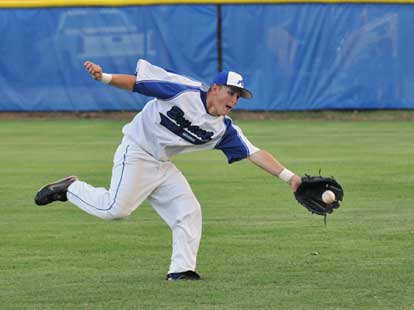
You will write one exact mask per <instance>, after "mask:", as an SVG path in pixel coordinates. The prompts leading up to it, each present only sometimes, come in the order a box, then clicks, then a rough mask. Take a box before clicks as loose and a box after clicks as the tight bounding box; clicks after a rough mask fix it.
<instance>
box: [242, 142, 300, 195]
mask: <svg viewBox="0 0 414 310" xmlns="http://www.w3.org/2000/svg"><path fill="white" fill-rule="evenodd" d="M249 160H250V161H251V162H252V163H254V164H255V165H256V166H258V167H260V168H262V169H263V170H265V171H267V172H268V173H270V174H271V175H274V176H277V177H279V178H281V179H282V180H284V181H286V182H288V183H289V185H290V187H291V188H292V190H293V191H296V190H297V188H298V187H299V185H300V183H301V182H302V179H301V177H299V176H297V175H296V174H294V173H292V172H290V171H289V170H287V169H286V168H285V167H284V166H283V165H282V164H281V163H280V162H279V161H278V160H277V159H276V158H275V157H274V156H273V155H272V154H270V153H269V152H267V151H265V150H260V151H258V152H256V153H253V154H252V155H250V156H249Z"/></svg>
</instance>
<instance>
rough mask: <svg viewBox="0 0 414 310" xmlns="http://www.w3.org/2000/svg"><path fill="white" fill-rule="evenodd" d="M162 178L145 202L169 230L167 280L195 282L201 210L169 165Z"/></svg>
mask: <svg viewBox="0 0 414 310" xmlns="http://www.w3.org/2000/svg"><path fill="white" fill-rule="evenodd" d="M163 169H164V170H165V175H166V178H165V180H164V182H163V183H162V184H161V185H160V186H159V187H158V188H157V189H156V190H155V191H154V192H153V193H152V194H151V196H150V197H149V201H150V203H151V205H152V206H153V207H154V209H155V210H156V211H157V213H158V214H159V215H160V216H161V218H162V219H163V220H164V221H165V222H166V223H167V224H168V226H169V227H170V228H171V230H172V237H173V241H172V248H173V249H172V250H173V251H172V256H171V264H170V268H169V271H168V274H169V278H171V277H176V276H177V277H184V278H186V279H192V280H195V279H198V278H199V276H198V275H197V274H196V273H195V272H194V271H195V268H196V259H197V252H198V248H199V245H200V239H201V226H202V217H201V208H200V204H199V202H198V200H197V198H196V197H195V195H194V193H193V192H192V190H191V187H190V185H189V184H188V182H187V180H186V179H185V177H184V176H183V175H182V173H181V172H180V171H179V170H178V169H177V168H176V167H175V166H174V165H173V164H172V163H165V164H164V166H163Z"/></svg>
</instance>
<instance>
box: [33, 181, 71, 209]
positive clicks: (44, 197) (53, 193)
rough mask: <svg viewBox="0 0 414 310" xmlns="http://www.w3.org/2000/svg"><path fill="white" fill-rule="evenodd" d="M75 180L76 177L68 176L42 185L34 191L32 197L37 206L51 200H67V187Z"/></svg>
mask: <svg viewBox="0 0 414 310" xmlns="http://www.w3.org/2000/svg"><path fill="white" fill-rule="evenodd" d="M77 180H78V178H77V177H75V176H70V177H66V178H63V179H62V180H58V181H56V182H53V183H50V184H47V185H45V186H43V187H42V188H41V189H40V190H39V191H38V192H37V193H36V196H35V198H34V201H35V203H36V204H37V205H38V206H44V205H47V204H49V203H51V202H53V201H67V200H68V197H67V196H66V193H67V191H68V187H69V186H70V185H71V184H72V183H73V182H75V181H77Z"/></svg>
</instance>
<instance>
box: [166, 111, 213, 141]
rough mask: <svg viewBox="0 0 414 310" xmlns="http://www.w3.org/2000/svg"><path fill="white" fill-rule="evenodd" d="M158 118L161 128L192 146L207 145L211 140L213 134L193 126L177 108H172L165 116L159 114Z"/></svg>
mask: <svg viewBox="0 0 414 310" xmlns="http://www.w3.org/2000/svg"><path fill="white" fill-rule="evenodd" d="M160 116H161V122H160V124H161V125H162V126H164V127H165V128H167V129H168V130H169V131H171V132H173V133H174V134H176V135H177V136H180V137H181V138H183V139H184V140H186V141H188V142H190V143H192V144H196V145H200V144H204V143H207V142H209V141H210V140H211V137H212V136H213V134H214V133H213V132H210V131H206V130H204V129H202V128H200V127H199V126H193V125H192V123H191V122H190V121H189V120H187V119H186V118H185V117H184V111H183V110H181V109H180V108H179V107H176V106H174V107H172V108H171V110H169V111H168V112H167V116H165V115H164V114H162V113H160Z"/></svg>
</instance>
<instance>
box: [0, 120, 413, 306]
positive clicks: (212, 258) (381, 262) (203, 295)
mask: <svg viewBox="0 0 414 310" xmlns="http://www.w3.org/2000/svg"><path fill="white" fill-rule="evenodd" d="M124 123H126V120H102V119H101V120H96V119H72V120H71V119H65V120H59V119H51V120H47V119H46V120H32V119H29V118H26V119H22V120H13V119H10V120H1V121H0V136H1V143H0V171H1V178H2V180H1V182H0V195H1V200H0V235H1V238H0V309H42V310H44V309H376V310H377V309H414V281H413V279H414V206H413V203H414V187H413V185H414V142H413V141H414V125H413V123H412V122H411V121H387V120H385V121H384V120H371V121H369V120H367V121H351V120H348V121H339V120H329V121H322V120H318V119H314V120H306V119H299V118H298V119H293V120H278V121H277V120H276V121H270V120H263V121H260V120H250V121H249V120H240V121H239V122H238V124H239V125H240V126H241V127H242V128H243V129H244V132H245V134H246V135H247V136H248V137H249V138H250V140H251V141H252V142H254V143H255V144H256V145H257V146H259V147H261V148H264V149H267V150H269V151H271V152H273V153H274V154H276V155H277V157H278V158H279V159H280V160H281V161H282V162H283V163H285V164H286V165H287V166H288V167H289V168H290V169H291V170H293V171H295V172H297V173H298V174H304V173H308V174H317V173H318V172H319V169H322V174H324V175H334V176H336V177H337V179H338V180H339V181H340V182H341V183H343V185H344V188H345V200H344V203H343V205H342V207H341V208H340V209H338V210H337V211H336V212H335V213H334V214H333V215H330V216H329V217H328V224H327V227H325V226H324V224H323V218H322V217H320V216H316V215H310V214H309V213H308V212H307V211H306V210H305V209H304V208H302V207H300V206H299V205H298V204H297V203H296V202H295V201H294V199H293V195H292V193H291V191H290V189H289V187H288V186H287V185H286V184H283V183H282V182H280V181H278V180H276V179H275V178H273V177H271V176H269V175H267V174H266V173H265V172H263V171H261V170H259V169H257V168H256V167H254V166H253V165H251V164H250V163H249V162H248V161H242V162H239V163H235V164H233V165H227V164H226V162H225V158H224V155H222V154H221V153H220V152H217V151H210V152H204V153H192V154H188V155H182V156H178V157H177V158H176V159H175V160H174V161H175V163H176V165H177V166H178V167H179V168H180V169H181V170H182V171H183V173H184V174H185V175H186V176H187V178H188V180H189V181H190V183H191V184H192V186H193V189H194V192H195V193H196V194H197V196H198V198H199V200H200V202H201V204H202V208H203V221H204V226H203V239H202V243H201V247H200V252H199V256H198V271H199V272H200V273H201V275H202V276H203V278H204V279H203V280H202V281H199V282H181V283H171V282H167V281H165V280H164V277H165V273H166V271H167V268H168V265H169V258H170V254H171V249H170V242H171V237H170V232H169V230H168V227H167V226H166V225H165V224H164V223H163V222H162V221H161V219H160V218H159V217H158V215H157V214H156V213H155V212H154V210H152V209H151V207H150V206H149V205H148V204H147V203H145V204H144V205H142V206H141V207H140V208H139V209H138V210H137V211H136V212H135V213H133V214H132V215H131V216H130V217H129V218H128V219H126V220H122V221H114V222H105V221H102V220H99V219H97V218H94V217H91V216H89V215H87V214H86V213H83V212H82V211H80V210H79V209H77V208H76V207H74V206H72V205H70V204H69V203H57V204H53V205H50V206H48V207H43V208H39V207H35V205H34V203H33V196H34V194H35V192H36V190H37V189H38V188H39V187H40V186H41V185H42V184H44V183H46V182H49V181H51V180H54V179H56V178H60V177H63V176H65V175H70V174H75V175H78V176H79V177H80V178H82V179H83V180H85V181H87V182H89V183H91V184H94V185H96V186H105V187H106V186H107V185H108V182H109V178H110V171H111V166H112V156H113V153H114V151H115V149H116V147H117V145H118V142H119V141H120V139H121V132H120V131H121V128H122V125H123V124H124Z"/></svg>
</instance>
